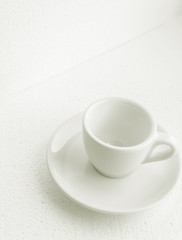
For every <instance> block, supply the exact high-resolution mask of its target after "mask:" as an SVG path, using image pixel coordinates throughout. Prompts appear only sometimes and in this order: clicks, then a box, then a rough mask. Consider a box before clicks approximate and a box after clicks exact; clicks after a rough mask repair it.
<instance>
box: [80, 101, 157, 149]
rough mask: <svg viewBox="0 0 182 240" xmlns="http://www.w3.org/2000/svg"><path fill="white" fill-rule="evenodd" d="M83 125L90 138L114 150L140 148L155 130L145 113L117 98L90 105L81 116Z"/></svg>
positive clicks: (132, 103)
mask: <svg viewBox="0 0 182 240" xmlns="http://www.w3.org/2000/svg"><path fill="white" fill-rule="evenodd" d="M84 124H85V127H86V129H87V131H88V132H89V133H90V134H91V135H92V136H94V137H95V138H97V139H98V140H99V141H101V142H103V143H106V144H109V145H112V146H116V147H131V146H135V145H138V144H141V143H142V142H144V141H145V140H146V139H147V138H148V137H149V136H150V135H151V134H152V131H154V127H155V122H154V120H153V119H152V117H151V115H150V114H149V113H148V111H147V110H145V109H144V108H143V107H141V106H140V105H138V104H136V103H134V102H131V101H128V100H123V99H122V100H121V99H117V98H116V99H108V100H101V101H98V102H96V103H95V104H93V105H91V106H90V107H89V108H88V109H87V111H86V113H85V116H84Z"/></svg>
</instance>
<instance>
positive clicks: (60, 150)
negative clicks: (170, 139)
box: [47, 114, 181, 214]
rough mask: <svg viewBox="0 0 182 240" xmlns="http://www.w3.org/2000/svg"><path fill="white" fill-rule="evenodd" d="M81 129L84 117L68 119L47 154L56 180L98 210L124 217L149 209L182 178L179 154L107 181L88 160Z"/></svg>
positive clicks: (77, 200) (81, 201)
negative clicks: (123, 214)
mask: <svg viewBox="0 0 182 240" xmlns="http://www.w3.org/2000/svg"><path fill="white" fill-rule="evenodd" d="M81 126H82V114H79V115H76V116H74V117H72V118H71V119H69V120H67V121H66V122H65V123H64V124H63V125H61V126H60V127H59V129H58V130H57V131H56V132H55V134H54V135H53V137H52V139H51V141H50V144H49V146H48V152H47V161H48V167H49V170H50V173H51V175H52V177H53V179H54V180H55V182H56V183H57V184H58V186H59V187H60V188H61V189H62V190H63V191H64V192H65V193H66V194H67V195H68V196H69V197H70V198H71V199H73V200H74V201H76V202H77V203H79V204H81V205H82V206H84V207H87V208H89V209H92V210H95V211H99V212H104V213H111V214H122V213H131V212H137V211H141V210H145V209H148V208H150V207H152V206H154V205H155V204H157V203H159V202H161V200H163V199H164V198H166V197H167V196H169V193H171V192H172V190H173V189H174V187H175V185H176V183H177V180H178V178H179V176H180V171H181V163H180V155H179V153H177V155H176V156H175V157H173V158H171V159H169V160H165V161H161V162H155V163H147V164H143V165H141V166H140V167H139V168H138V169H137V170H136V171H135V172H134V173H132V174H131V175H129V176H127V177H125V178H108V177H105V176H103V175H101V174H100V173H98V172H97V171H96V170H95V168H94V167H93V166H92V165H91V163H90V162H89V161H88V158H87V155H86V152H85V150H84V146H83V142H82V135H81ZM159 130H160V131H164V130H163V129H162V128H161V127H159Z"/></svg>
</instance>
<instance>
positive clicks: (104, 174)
mask: <svg viewBox="0 0 182 240" xmlns="http://www.w3.org/2000/svg"><path fill="white" fill-rule="evenodd" d="M91 164H92V163H91ZM92 166H93V167H94V169H95V170H96V171H97V172H98V173H99V174H101V175H102V176H104V177H107V178H125V177H127V176H129V175H130V174H132V173H134V172H135V170H136V169H135V170H133V171H131V172H129V173H125V174H122V175H111V174H108V173H105V172H103V171H100V170H99V169H97V168H96V167H95V166H94V165H93V164H92Z"/></svg>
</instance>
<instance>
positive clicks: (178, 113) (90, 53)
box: [0, 0, 182, 240]
mask: <svg viewBox="0 0 182 240" xmlns="http://www.w3.org/2000/svg"><path fill="white" fill-rule="evenodd" d="M181 6H182V2H181V1H176V0H175V1H163V0H160V1H142V0H140V1H134V0H132V1H116V0H114V1H109V0H107V1H101V0H100V1H94V0H92V1H91V0H90V1H81V0H80V1H79V0H77V1H52V2H49V1H10V0H8V1H2V0H1V1H0V156H1V159H0V207H1V209H0V215H1V219H0V234H1V235H0V238H1V239H3V240H4V239H5V240H9V239H13V240H14V239H18V240H19V239H31V240H32V239H129V240H130V239H147V240H148V239H149V240H153V239H155V240H156V239H157V240H158V239H175V240H180V239H182V232H181V229H182V184H181V183H179V185H178V187H177V189H176V190H175V191H174V193H173V195H172V196H171V197H170V198H169V199H168V200H166V201H165V203H164V204H162V205H159V206H158V207H156V208H154V209H151V210H150V211H146V212H143V213H138V214H131V215H125V216H108V215H104V214H100V213H95V212H92V211H90V210H87V209H84V208H82V207H80V206H78V205H77V204H75V203H74V202H72V201H71V200H69V199H68V198H67V197H66V196H65V195H64V194H63V193H62V192H61V191H60V190H59V189H58V187H57V186H56V185H55V183H54V182H53V180H52V179H51V177H50V175H49V173H48V170H47V166H46V148H47V144H48V142H49V139H50V137H51V135H52V133H53V131H54V130H55V129H56V128H57V127H58V126H59V125H60V124H61V123H62V121H64V120H66V119H67V118H68V117H70V116H72V115H74V114H76V113H78V112H80V111H83V110H84V109H85V107H86V106H87V105H88V104H89V103H91V102H92V101H94V100H95V99H98V98H101V97H106V96H122V97H128V98H132V99H135V100H138V101H140V102H142V103H143V104H145V105H146V106H147V107H148V108H149V109H150V110H151V111H152V112H153V113H154V115H155V116H156V118H157V120H158V122H159V123H160V124H161V125H162V126H163V127H164V128H166V129H168V130H169V132H171V133H173V134H174V135H175V136H176V138H177V140H178V141H179V143H180V142H181V141H182V128H181V122H182V94H181V92H182V16H178V17H177V15H179V14H180V12H181ZM162 23H164V24H163V25H161V24H162ZM52 75H54V77H51V76H52Z"/></svg>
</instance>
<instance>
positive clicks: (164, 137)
mask: <svg viewBox="0 0 182 240" xmlns="http://www.w3.org/2000/svg"><path fill="white" fill-rule="evenodd" d="M160 145H167V146H169V147H170V150H168V151H164V152H162V153H158V154H153V153H154V151H155V149H156V148H157V147H158V146H160ZM176 152H177V142H176V139H175V138H174V137H173V136H171V135H169V134H167V133H166V132H158V136H157V139H156V140H155V142H154V143H153V144H152V147H151V148H150V150H149V152H148V154H147V156H146V157H145V159H144V161H143V162H142V163H149V162H157V161H162V160H167V159H169V158H171V157H173V156H174V155H175V154H176Z"/></svg>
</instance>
